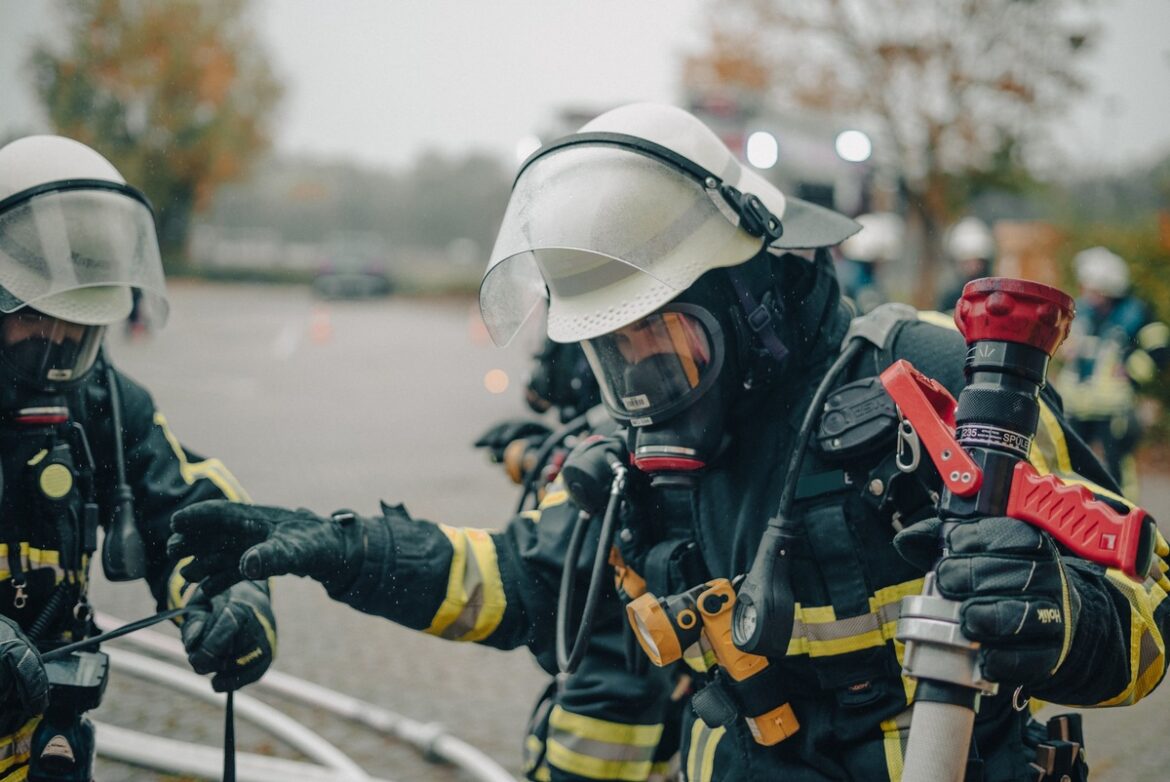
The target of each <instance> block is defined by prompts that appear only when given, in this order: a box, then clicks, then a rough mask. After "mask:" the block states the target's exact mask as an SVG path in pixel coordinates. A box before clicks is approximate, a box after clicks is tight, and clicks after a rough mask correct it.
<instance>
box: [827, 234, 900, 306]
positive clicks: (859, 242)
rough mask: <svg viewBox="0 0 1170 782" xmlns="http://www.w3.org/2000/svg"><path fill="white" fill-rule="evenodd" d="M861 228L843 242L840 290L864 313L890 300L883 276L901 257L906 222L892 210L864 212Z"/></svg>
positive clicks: (839, 266) (840, 263)
mask: <svg viewBox="0 0 1170 782" xmlns="http://www.w3.org/2000/svg"><path fill="white" fill-rule="evenodd" d="M857 222H858V223H860V224H861V231H859V232H858V233H856V234H854V235H853V236H850V237H849V238H848V239H846V240H845V241H844V242H843V243H842V244H841V256H842V257H841V259H840V260H839V261H837V264H836V266H837V279H838V280H839V281H840V284H841V294H842V295H843V296H846V297H847V298H849V299H850V300H852V301H853V303H854V304H855V305H856V309H857V314H859V315H864V314H865V313H867V312H869V311H870V310H872V309H874V308H875V307H877V306H878V305H879V304H885V303H886V302H887V301H888V300H889V296H888V294H887V293H886V290H885V288H884V286H883V285H882V277H883V276H884V274H885V273H886V270H887V268H888V266H889V265H890V264H892V263H897V261H898V260H899V259H900V258H901V257H902V249H903V238H904V236H905V225H904V223H903V222H902V218H901V217H899V216H898V215H896V214H894V213H892V212H880V213H873V214H863V215H861V216H859V217H858V218H857Z"/></svg>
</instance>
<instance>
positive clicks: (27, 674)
mask: <svg viewBox="0 0 1170 782" xmlns="http://www.w3.org/2000/svg"><path fill="white" fill-rule="evenodd" d="M48 707H49V679H48V677H47V676H46V675H45V666H44V665H42V664H41V655H40V654H39V653H38V652H37V648H36V647H35V646H33V643H32V641H30V640H29V639H28V637H27V636H25V634H24V633H23V632H22V631H21V629H20V626H19V625H18V624H17V623H16V622H14V621H12V620H11V619H9V618H8V617H6V616H0V735H7V734H9V733H12V732H13V731H15V730H16V729H17V728H19V727H20V726H21V725H23V724H24V723H25V722H27V721H28V720H29V719H30V718H32V717H35V716H36V715H38V714H43V713H44V711H45V709H47V708H48Z"/></svg>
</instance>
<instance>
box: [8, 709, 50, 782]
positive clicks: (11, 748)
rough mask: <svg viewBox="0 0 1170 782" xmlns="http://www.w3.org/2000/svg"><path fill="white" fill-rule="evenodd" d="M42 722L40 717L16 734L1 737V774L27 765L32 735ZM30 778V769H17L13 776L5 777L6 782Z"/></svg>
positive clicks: (26, 724) (29, 722)
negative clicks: (15, 767)
mask: <svg viewBox="0 0 1170 782" xmlns="http://www.w3.org/2000/svg"><path fill="white" fill-rule="evenodd" d="M40 722H41V718H40V717H39V716H37V717H33V718H32V719H30V720H29V721H28V722H26V723H24V725H22V726H20V728H18V729H17V731H16V732H15V733H10V734H8V735H7V736H2V737H0V774H3V773H5V772H6V771H8V770H9V769H12V768H13V767H14V766H18V765H21V764H27V763H28V761H29V755H30V752H31V749H32V735H33V731H35V730H36V729H37V725H39V724H40ZM27 776H28V767H27V766H25V767H24V768H20V769H17V770H16V771H14V772H13V774H12V775H11V776H8V777H5V779H4V782H9V781H10V780H12V782H15V780H18V779H25V778H26V777H27Z"/></svg>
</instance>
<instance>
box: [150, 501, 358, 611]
mask: <svg viewBox="0 0 1170 782" xmlns="http://www.w3.org/2000/svg"><path fill="white" fill-rule="evenodd" d="M171 529H172V530H173V532H174V534H173V535H171V537H170V539H169V540H168V541H167V553H168V554H169V555H170V556H171V557H172V558H175V559H181V558H184V557H194V560H192V561H191V562H190V563H189V564H188V565H187V566H186V567H184V568H183V569H182V570H181V571H180V574H181V575H182V576H183V578H186V579H187V580H188V581H203V584H202V586H201V587H200V588H201V589H202V590H203V591H204V592H205V593H206V594H209V595H215V594H217V593H218V592H220V591H222V590H223V589H225V588H227V587H228V586H230V585H231V584H233V583H235V582H237V581H240V580H241V579H243V578H251V579H265V578H269V577H271V576H278V575H282V574H284V573H291V574H293V575H296V576H308V577H309V578H312V579H314V580H316V581H320V582H321V583H322V584H324V585H325V588H326V589H327V590H329V592H330V594H333V593H334V592H337V591H341V590H344V589H345V588H346V586H348V585H349V584H350V583H352V582H353V581H354V579H356V578H357V576H358V574H359V572H360V571H361V563H362V554H363V552H364V548H365V534H364V520H363V519H361V518H359V517H357V516H355V515H354V514H352V513H346V512H338V513H335V514H333V516H332V517H330V518H327V519H326V518H321V517H320V516H317V515H316V514H314V513H312V512H311V511H307V510H304V509H301V510H288V509H286V508H273V507H268V506H264V505H244V504H240V503H236V502H228V501H226V500H209V501H207V502H199V503H195V504H194V505H191V506H189V507H187V508H184V509H182V510H181V511H179V512H177V513H176V514H175V515H174V516H172V517H171Z"/></svg>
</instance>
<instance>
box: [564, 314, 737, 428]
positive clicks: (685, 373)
mask: <svg viewBox="0 0 1170 782" xmlns="http://www.w3.org/2000/svg"><path fill="white" fill-rule="evenodd" d="M581 346H582V347H583V348H584V350H585V356H586V358H588V360H589V365H590V366H591V367H592V368H593V373H594V374H595V375H596V376H597V380H598V383H599V384H600V385H601V395H602V399H603V400H604V402H605V404H606V406H607V407H608V408H609V410H610V412H611V413H612V414H613V415H614V416H616V417H617V418H618V419H619V420H623V421H631V422H634V423H635V425H642V424H645V423H652V422H653V421H654V420H656V419H661V418H663V417H666V416H669V415H672V414H673V413H674V412H676V411H677V410H680V409H682V408H683V407H686V406H687V405H689V404H690V403H691V402H693V401H694V400H695V399H697V398H698V397H699V396H700V395H702V394H703V393H704V392H705V391H706V390H707V389H708V388H709V387H710V386H711V384H712V383H714V381H715V378H716V376H717V375H718V373H719V368H720V366H721V364H722V354H721V352H720V351H721V338H720V336H719V334H718V326H717V325H715V323H714V319H713V318H711V317H710V315H708V314H707V313H705V312H703V311H701V310H699V309H698V308H694V307H688V308H687V311H686V312H677V311H671V310H668V311H662V312H656V313H654V314H652V315H649V316H647V317H645V318H642V319H640V320H638V321H635V322H634V323H631V324H630V325H628V326H624V327H622V328H620V329H618V330H617V331H615V332H613V333H610V334H606V335H604V336H601V337H596V338H594V339H589V340H586V341H584V342H582V343H581Z"/></svg>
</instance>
